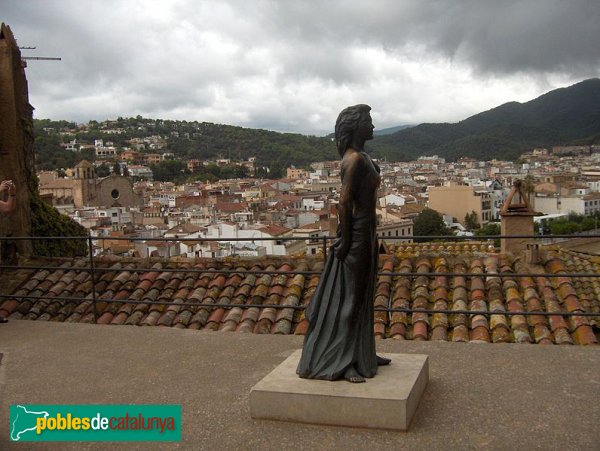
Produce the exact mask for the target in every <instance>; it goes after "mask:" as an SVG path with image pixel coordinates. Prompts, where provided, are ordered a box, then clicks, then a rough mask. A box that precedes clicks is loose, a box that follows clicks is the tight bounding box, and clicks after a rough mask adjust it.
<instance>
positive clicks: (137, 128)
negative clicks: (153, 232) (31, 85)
mask: <svg viewBox="0 0 600 451" xmlns="http://www.w3.org/2000/svg"><path fill="white" fill-rule="evenodd" d="M34 133H35V150H36V155H37V165H38V167H40V168H41V169H56V168H61V167H63V168H65V167H72V166H73V164H75V163H77V161H78V160H80V159H81V158H83V157H85V158H88V159H89V158H93V156H92V155H91V154H89V152H79V153H74V152H71V151H67V150H64V149H63V148H62V147H61V145H60V144H61V142H69V141H71V140H73V139H76V140H77V142H78V143H79V144H94V142H95V140H97V139H103V140H104V142H105V143H106V142H111V143H112V145H114V146H115V147H117V148H123V147H128V146H130V140H131V139H132V138H147V137H149V136H160V137H161V138H164V142H165V144H166V147H165V148H163V149H161V150H151V149H147V150H146V152H155V153H157V152H158V153H162V152H173V153H174V154H175V157H176V158H179V159H182V160H188V159H194V158H196V159H200V160H208V159H214V158H230V159H248V158H249V157H256V159H257V163H258V165H261V166H267V167H269V168H271V169H274V168H278V169H285V168H286V167H288V166H290V165H292V164H293V165H296V166H308V165H309V164H310V163H312V162H315V161H324V160H333V159H336V158H339V157H338V154H337V151H336V149H335V145H334V143H333V141H332V140H331V139H330V138H326V137H316V136H305V135H301V134H296V133H278V132H273V131H268V130H260V129H251V128H243V127H236V126H232V125H222V124H213V123H209V122H195V121H193V122H189V121H171V120H162V119H146V118H142V117H141V116H138V117H135V118H118V119H116V120H111V121H104V122H97V121H90V122H89V123H88V124H85V125H83V126H77V124H74V123H69V122H67V121H52V120H49V119H37V120H35V121H34Z"/></svg>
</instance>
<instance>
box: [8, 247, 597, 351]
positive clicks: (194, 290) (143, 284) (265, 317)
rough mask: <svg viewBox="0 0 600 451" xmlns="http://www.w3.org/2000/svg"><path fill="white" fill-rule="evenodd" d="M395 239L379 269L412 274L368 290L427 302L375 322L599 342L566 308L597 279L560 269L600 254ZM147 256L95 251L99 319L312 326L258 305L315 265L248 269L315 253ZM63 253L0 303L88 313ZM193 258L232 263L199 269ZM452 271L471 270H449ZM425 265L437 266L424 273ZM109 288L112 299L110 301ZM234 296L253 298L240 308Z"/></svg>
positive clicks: (302, 291) (425, 330)
mask: <svg viewBox="0 0 600 451" xmlns="http://www.w3.org/2000/svg"><path fill="white" fill-rule="evenodd" d="M408 248H409V247H406V249H408ZM399 249H400V248H399V247H398V248H396V252H397V253H396V256H397V257H398V258H396V257H392V256H389V255H388V256H382V257H381V258H380V270H382V271H384V272H396V273H408V272H412V271H415V272H417V273H418V275H417V276H411V277H408V276H407V277H402V276H389V275H380V276H379V277H378V279H377V283H376V287H375V293H374V294H375V296H374V305H375V307H377V308H381V307H388V306H390V307H392V308H414V309H432V310H434V313H422V312H413V313H409V314H407V313H404V312H391V313H388V312H386V311H376V312H375V321H374V325H373V327H374V333H375V335H376V336H377V337H378V338H395V339H415V340H449V341H455V342H467V341H474V342H494V343H503V342H516V343H528V342H535V343H539V344H551V343H555V344H573V343H575V344H594V343H596V342H597V339H596V337H595V334H594V329H595V328H597V327H598V320H599V319H600V318H598V317H583V316H574V317H565V316H563V315H562V314H563V313H564V312H579V311H581V312H595V313H598V314H599V315H600V303H599V300H598V299H599V297H600V280H597V279H590V278H587V279H586V278H574V279H573V278H569V277H566V274H567V273H568V272H569V271H575V270H576V271H578V272H582V271H589V272H600V261H598V262H596V261H593V260H592V259H591V258H590V257H585V256H582V255H580V254H577V253H574V252H572V251H563V250H551V251H548V252H546V253H544V252H542V262H543V267H531V268H530V267H529V266H528V265H527V264H525V263H523V262H522V261H521V260H519V259H513V257H509V256H506V255H501V254H500V255H499V254H495V253H492V254H486V253H482V252H481V250H480V249H475V250H473V249H471V248H469V247H465V246H463V245H456V246H455V245H453V244H449V245H448V244H447V245H445V246H444V247H443V249H442V248H441V247H440V246H439V245H437V244H429V245H428V246H423V245H416V246H413V247H411V249H412V251H411V252H412V253H411V252H403V253H401V255H400V254H398V250H399ZM406 249H405V250H406ZM413 251H414V252H413ZM461 252H464V253H461ZM417 253H418V255H417ZM144 263H146V264H148V263H147V261H145V260H135V259H122V260H119V259H117V260H115V258H114V257H113V258H112V259H105V260H104V259H102V258H101V259H98V261H97V267H98V268H109V269H112V270H113V271H102V272H99V273H98V275H97V276H96V299H97V302H96V311H97V312H98V323H100V324H130V325H158V326H167V327H178V328H190V329H208V330H220V331H238V332H254V333H272V334H299V335H301V334H304V333H305V332H306V327H307V322H306V320H305V319H304V313H303V311H302V310H294V309H292V308H289V309H274V308H268V307H263V305H266V304H275V305H284V306H290V307H295V306H298V305H307V304H308V303H309V302H310V300H311V297H312V294H313V293H314V291H315V289H316V286H317V284H318V281H319V276H316V275H315V276H305V275H302V274H263V275H255V274H247V273H246V271H248V270H254V271H260V270H268V271H288V270H298V271H307V270H311V271H320V270H321V269H322V267H323V262H322V261H321V260H318V259H313V260H311V259H293V258H287V259H286V260H285V261H282V259H280V260H278V259H277V258H270V257H266V258H261V259H255V260H246V261H244V260H239V261H238V260H231V259H227V260H224V261H218V260H197V261H176V260H167V261H162V260H161V261H159V262H156V260H154V261H152V263H150V265H151V268H152V271H149V272H145V273H143V272H141V273H140V272H137V271H136V268H139V267H142V266H143V265H144ZM60 265H61V267H60V269H57V270H53V271H49V270H45V269H42V270H39V271H30V273H29V275H28V276H27V277H26V278H25V280H24V281H23V283H22V284H21V285H20V286H19V287H18V288H17V289H16V290H15V291H14V292H13V295H14V296H15V297H16V296H27V295H32V296H40V297H41V299H37V300H21V301H19V300H18V299H17V298H14V299H11V298H9V299H5V300H3V301H1V302H0V315H1V316H9V317H11V318H23V319H35V320H40V321H67V322H79V321H83V322H93V305H92V281H91V278H90V276H89V274H88V273H87V271H82V270H79V269H78V267H81V266H86V265H87V262H86V261H85V260H81V259H80V260H74V261H67V262H61V264H60ZM540 268H542V269H541V270H540ZM167 269H169V271H168V270H167ZM191 269H194V270H199V271H203V270H209V269H210V270H216V271H219V270H225V269H228V270H231V269H234V270H236V271H239V272H235V273H228V274H227V273H218V272H217V273H212V272H210V273H207V272H204V273H203V272H192V271H191ZM171 270H175V271H171ZM450 271H452V272H455V273H463V274H466V273H469V272H470V273H475V274H478V275H476V276H461V275H457V276H445V275H444V273H447V272H450ZM530 271H533V272H531V277H506V275H510V274H513V273H516V272H518V273H523V272H525V273H528V272H530ZM544 271H548V272H551V273H553V274H562V273H565V276H563V275H561V276H560V277H558V278H547V277H543V276H538V275H536V273H542V272H544ZM429 272H438V273H439V274H437V275H435V276H426V275H425V274H426V273H429ZM500 275H502V276H505V277H500ZM63 296H76V297H85V298H86V300H85V301H83V302H80V301H67V300H61V299H55V298H57V297H63ZM111 299H114V300H115V301H117V302H109V301H110V300H111ZM140 300H143V301H146V300H148V301H161V302H165V303H166V304H167V305H147V304H135V303H133V302H127V301H140ZM194 303H204V304H234V305H235V304H239V305H240V307H227V308H211V307H199V306H194V305H191V304H194ZM241 305H246V306H247V305H252V306H253V307H252V308H241ZM447 309H451V310H456V311H458V310H460V311H465V312H468V311H484V312H485V311H490V312H496V313H495V314H492V315H489V316H488V315H482V314H474V315H468V314H465V313H459V314H446V313H442V312H443V311H445V310H447ZM435 311H439V312H437V313H435ZM507 311H508V312H513V313H521V312H531V311H546V312H551V313H556V314H555V315H552V316H550V317H546V316H542V315H535V316H525V315H513V316H508V315H503V314H502V313H504V312H507Z"/></svg>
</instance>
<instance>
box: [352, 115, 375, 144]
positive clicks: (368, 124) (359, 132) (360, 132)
mask: <svg viewBox="0 0 600 451" xmlns="http://www.w3.org/2000/svg"><path fill="white" fill-rule="evenodd" d="M374 128H375V126H374V125H373V119H371V113H369V112H368V111H367V112H366V113H362V114H361V115H360V120H359V121H358V127H357V128H356V132H355V134H356V137H358V138H363V139H364V140H367V139H373V129H374Z"/></svg>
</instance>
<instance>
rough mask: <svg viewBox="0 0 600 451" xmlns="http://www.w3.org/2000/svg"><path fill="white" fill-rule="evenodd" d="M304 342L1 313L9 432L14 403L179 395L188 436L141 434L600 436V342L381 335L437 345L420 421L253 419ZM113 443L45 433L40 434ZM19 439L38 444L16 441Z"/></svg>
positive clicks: (375, 445)
mask: <svg viewBox="0 0 600 451" xmlns="http://www.w3.org/2000/svg"><path fill="white" fill-rule="evenodd" d="M301 345H302V337H300V336H293V335H277V336H274V335H260V334H239V333H233V334H228V333H219V332H210V331H195V330H189V329H177V328H172V327H111V326H99V325H91V324H76V323H59V322H46V321H20V320H11V321H10V322H9V323H7V324H2V325H0V352H1V353H2V354H3V356H2V360H1V361H0V392H1V393H2V401H1V402H0V444H4V445H5V446H6V443H7V441H8V426H9V421H8V406H9V405H10V404H15V403H40V404H44V403H47V404H63V403H64V404H69V403H70V404H83V403H140V404H141V403H169V404H181V406H182V415H183V433H182V441H181V442H180V443H176V444H166V445H165V444H164V443H162V444H160V443H155V444H150V445H148V444H147V443H139V444H131V447H132V448H135V449H165V448H181V449H275V448H277V449H366V448H370V449H399V448H402V449H479V448H485V449H498V450H506V449H593V448H596V449H597V448H598V446H599V445H600V429H599V428H598V421H599V420H600V410H599V409H598V399H600V376H599V375H598V365H599V363H600V350H599V348H598V347H597V346H591V347H588V346H566V347H565V346H534V345H527V344H509V343H507V344H494V345H490V344H473V343H446V342H417V341H397V340H379V341H378V342H377V346H378V350H379V351H380V352H392V353H424V354H428V355H429V357H430V382H429V386H428V387H427V390H426V392H425V394H424V397H423V399H422V401H421V404H420V405H419V408H418V410H417V414H416V416H415V418H414V420H413V423H412V427H411V429H410V431H409V432H406V433H400V432H388V431H372V430H364V429H349V428H339V427H322V426H313V425H302V424H294V423H283V422H273V421H262V420H261V421H259V420H253V419H251V418H250V413H249V404H248V396H249V392H250V388H251V387H252V386H253V385H254V384H255V383H256V382H258V381H259V380H260V379H262V377H264V376H265V375H266V374H267V373H269V372H270V371H271V370H272V369H273V368H275V367H276V366H277V365H278V364H279V363H281V362H282V361H283V360H284V359H285V358H286V357H287V356H288V355H289V354H290V353H291V352H293V351H294V350H295V349H298V348H300V347H301ZM336 383H346V382H343V381H340V382H336ZM367 383H368V382H367ZM380 414H381V415H386V412H380ZM106 446H107V445H106V443H104V444H102V443H89V444H81V443H58V444H52V443H45V444H42V446H41V448H44V449H61V450H63V449H77V450H79V449H99V448H106ZM0 447H1V446H0ZM127 447H128V448H129V447H130V444H128V446H127ZM11 448H14V449H27V448H29V446H28V444H26V443H23V444H19V443H11ZM36 448H38V447H37V446H36Z"/></svg>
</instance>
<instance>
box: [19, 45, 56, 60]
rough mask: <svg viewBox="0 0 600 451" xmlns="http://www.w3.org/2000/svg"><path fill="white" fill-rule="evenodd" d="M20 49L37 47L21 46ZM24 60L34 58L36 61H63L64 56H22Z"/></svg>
mask: <svg viewBox="0 0 600 451" xmlns="http://www.w3.org/2000/svg"><path fill="white" fill-rule="evenodd" d="M19 49H20V50H35V49H37V47H19ZM21 59H22V60H34V61H42V60H43V61H61V60H62V58H57V57H54V56H22V57H21Z"/></svg>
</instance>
